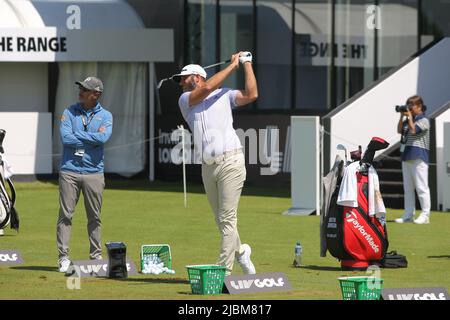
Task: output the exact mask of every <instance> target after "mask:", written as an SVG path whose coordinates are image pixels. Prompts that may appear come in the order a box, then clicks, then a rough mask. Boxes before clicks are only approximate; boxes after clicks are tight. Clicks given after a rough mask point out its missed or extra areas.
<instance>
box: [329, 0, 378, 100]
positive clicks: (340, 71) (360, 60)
mask: <svg viewBox="0 0 450 320" xmlns="http://www.w3.org/2000/svg"><path fill="white" fill-rule="evenodd" d="M371 5H374V1H373V0H336V4H335V24H334V31H335V46H336V56H335V58H334V64H335V95H336V96H335V106H338V105H340V104H342V103H343V102H345V101H346V100H347V99H349V98H350V97H352V96H353V95H354V94H355V93H357V92H358V91H360V90H361V89H363V88H364V87H367V86H368V85H370V84H371V83H372V82H373V81H374V79H375V68H374V66H375V64H374V53H375V30H376V28H371V27H369V26H368V25H369V24H370V14H367V9H368V6H371ZM368 21H369V22H368Z"/></svg>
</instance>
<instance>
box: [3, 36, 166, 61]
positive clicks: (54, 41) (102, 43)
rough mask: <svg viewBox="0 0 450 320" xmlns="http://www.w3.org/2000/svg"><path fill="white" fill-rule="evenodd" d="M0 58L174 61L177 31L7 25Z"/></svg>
mask: <svg viewBox="0 0 450 320" xmlns="http://www.w3.org/2000/svg"><path fill="white" fill-rule="evenodd" d="M148 39H151V41H148ZM118 40H119V41H118ZM154 43H158V46H155V45H154ZM129 48H133V49H134V50H132V51H130V50H129ZM0 61H12V62H18V61H23V62H32V61H36V62H53V61H98V62H100V61H124V62H125V61H130V62H134V61H139V62H143V61H154V62H160V61H164V62H166V61H167V62H169V61H173V30H171V29H145V28H139V29H133V28H123V29H114V28H112V29H111V28H107V29H101V28H95V29H79V30H78V29H77V30H68V29H65V28H55V27H42V28H27V27H24V28H4V29H2V32H1V34H0Z"/></svg>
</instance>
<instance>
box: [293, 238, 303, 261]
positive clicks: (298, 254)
mask: <svg viewBox="0 0 450 320" xmlns="http://www.w3.org/2000/svg"><path fill="white" fill-rule="evenodd" d="M293 264H294V267H296V268H300V266H301V264H302V245H301V244H300V241H297V244H296V245H295V258H294V263H293Z"/></svg>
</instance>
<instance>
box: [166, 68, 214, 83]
mask: <svg viewBox="0 0 450 320" xmlns="http://www.w3.org/2000/svg"><path fill="white" fill-rule="evenodd" d="M191 74H198V75H199V76H202V77H203V78H205V79H206V76H207V75H206V71H205V69H203V68H202V67H201V66H199V65H198V64H188V65H187V66H184V67H183V69H181V72H180V73H178V74H175V75H173V76H172V80H173V81H175V82H176V83H180V81H181V77H182V76H189V75H191Z"/></svg>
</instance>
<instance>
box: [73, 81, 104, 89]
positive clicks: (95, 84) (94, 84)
mask: <svg viewBox="0 0 450 320" xmlns="http://www.w3.org/2000/svg"><path fill="white" fill-rule="evenodd" d="M75 84H77V85H79V86H82V87H83V88H85V89H88V90H92V91H98V92H103V82H102V80H100V79H98V78H96V77H87V78H86V79H84V81H77V82H75Z"/></svg>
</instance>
